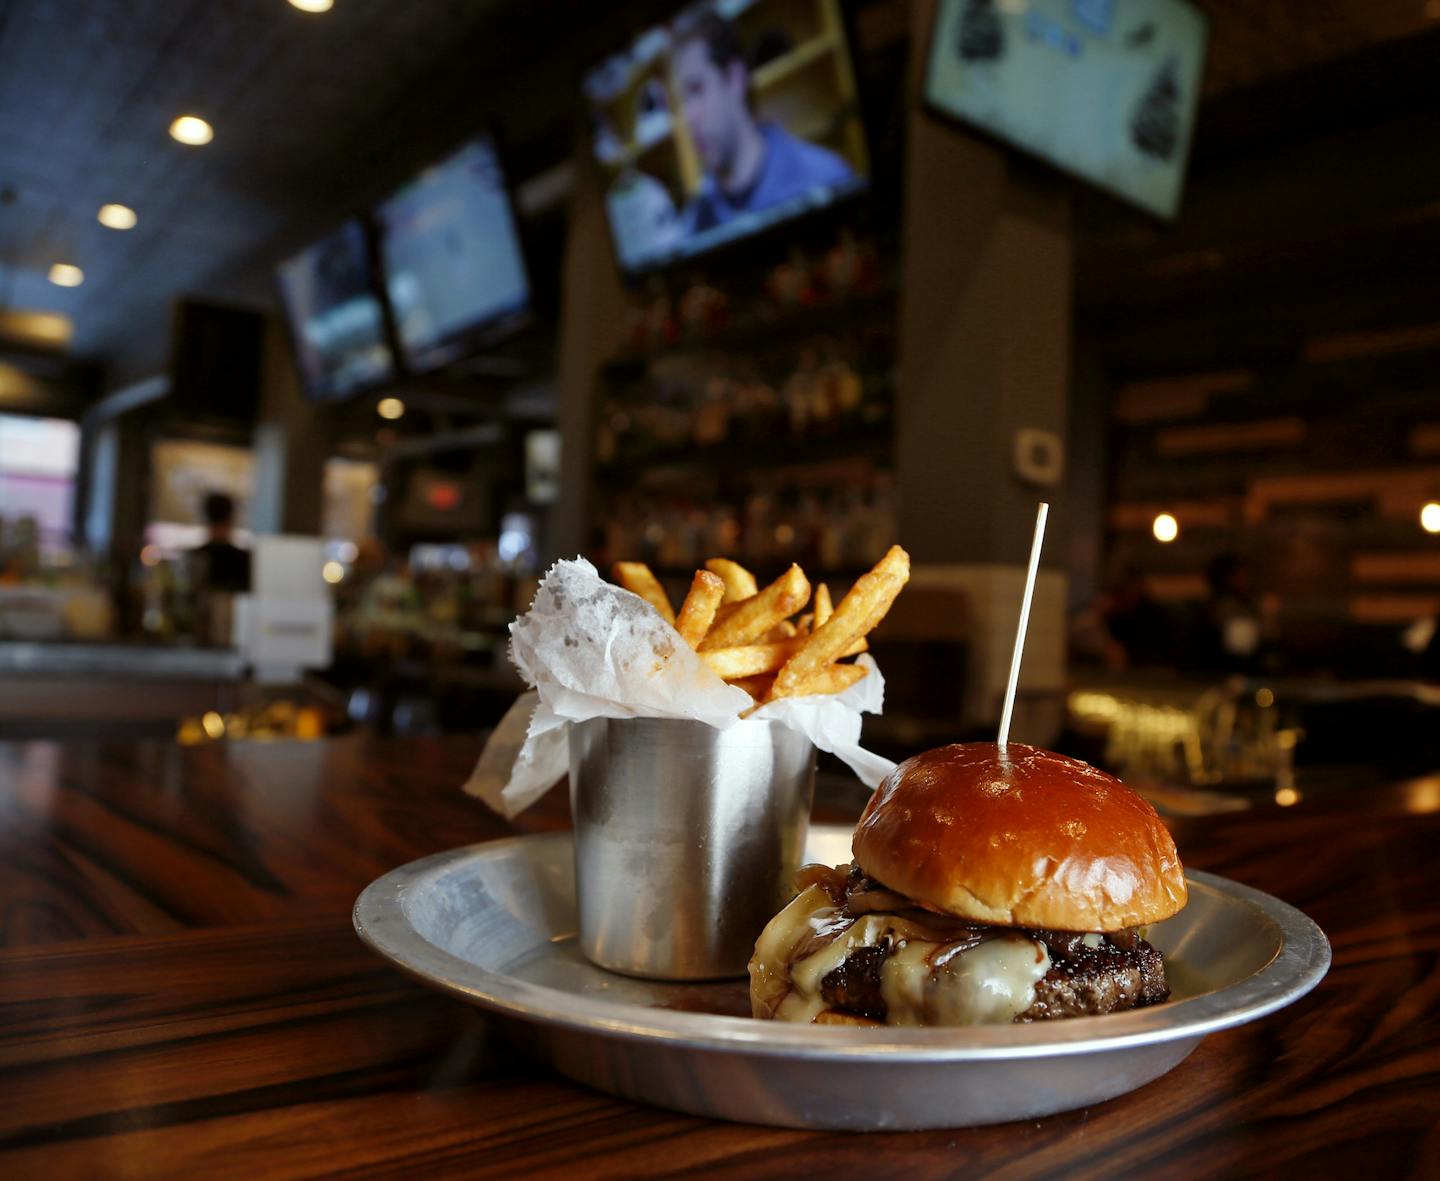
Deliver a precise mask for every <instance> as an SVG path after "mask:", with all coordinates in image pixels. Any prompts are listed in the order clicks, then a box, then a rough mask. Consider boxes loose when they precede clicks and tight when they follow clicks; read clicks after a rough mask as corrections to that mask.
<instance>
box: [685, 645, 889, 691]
mask: <svg viewBox="0 0 1440 1181" xmlns="http://www.w3.org/2000/svg"><path fill="white" fill-rule="evenodd" d="M804 642H805V639H804V637H803V636H795V637H792V638H790V639H785V640H772V641H769V642H762V643H759V644H739V645H736V646H735V647H734V648H706V649H704V650H703V651H702V652H701V653H700V659H701V660H703V661H704V662H705V663H706V664H707V665H708V666H709V668H710V670H711V671H712V672H713V673H715V675H716V676H718V677H722V678H724V679H725V680H727V681H733V680H735V679H736V678H737V677H751V676H757V675H759V674H762V673H775V672H778V671H779V670H780V669H781V668H782V667H784V665H785V662H786V661H787V660H789V659H790V658H791V657H792V656H794V655H795V653H796V652H798V651H800V646H801V644H803V643H804ZM868 648H869V645H868V644H867V643H866V642H865V640H864V639H863V638H861V639H859V640H857V641H856V642H855V643H853V644H851V645H850V647H849V648H847V649H845V651H844V652H842V653H841V654H840V655H841V656H842V657H843V656H858V655H860V653H861V652H864V651H866V650H867V649H868Z"/></svg>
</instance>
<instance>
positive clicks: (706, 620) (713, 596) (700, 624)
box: [675, 570, 725, 648]
mask: <svg viewBox="0 0 1440 1181" xmlns="http://www.w3.org/2000/svg"><path fill="white" fill-rule="evenodd" d="M724 595H725V583H724V582H723V581H721V579H720V578H719V577H718V576H717V575H714V574H711V573H710V571H708V570H697V571H695V577H694V579H693V580H692V581H691V583H690V593H689V594H688V595H686V596H685V601H684V602H683V603H681V604H680V614H679V615H677V616H676V617H675V630H676V631H678V632H679V633H680V636H681V638H682V639H683V640H684V641H685V642H686V643H687V644H689V645H690V647H692V648H699V647H700V641H701V640H703V639H704V638H705V633H706V632H707V631H709V630H710V625H711V624H712V623H713V622H714V621H715V609H716V608H717V607H719V606H720V600H721V598H723V597H724Z"/></svg>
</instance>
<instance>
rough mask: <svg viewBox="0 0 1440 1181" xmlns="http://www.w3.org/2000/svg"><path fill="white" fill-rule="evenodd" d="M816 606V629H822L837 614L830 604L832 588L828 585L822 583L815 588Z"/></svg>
mask: <svg viewBox="0 0 1440 1181" xmlns="http://www.w3.org/2000/svg"><path fill="white" fill-rule="evenodd" d="M814 606H815V628H816V629H818V628H822V627H824V626H825V625H826V624H827V623H828V622H829V621H830V616H832V615H833V614H835V607H834V605H833V604H832V603H831V602H830V587H829V586H828V585H827V584H826V583H823V582H822V583H821V584H820V585H819V586H817V587H816V588H815V603H814ZM812 630H814V629H812Z"/></svg>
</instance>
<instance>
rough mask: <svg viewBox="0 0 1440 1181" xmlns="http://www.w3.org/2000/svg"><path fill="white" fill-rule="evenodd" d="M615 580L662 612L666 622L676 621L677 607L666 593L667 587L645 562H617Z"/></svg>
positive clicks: (614, 572)
mask: <svg viewBox="0 0 1440 1181" xmlns="http://www.w3.org/2000/svg"><path fill="white" fill-rule="evenodd" d="M613 574H614V576H615V581H616V582H618V583H619V584H620V585H621V586H623V587H624V588H625V589H626V590H628V591H631V592H633V593H634V594H637V595H639V596H640V597H641V598H642V599H644V600H645V601H646V602H647V603H649V604H650V606H652V607H654V608H655V610H657V611H658V612H660V615H661V616H662V618H664V620H665V622H666V623H668V624H671V625H672V626H673V625H674V623H675V608H674V607H672V606H670V600H669V598H668V597H667V596H666V594H665V588H664V587H663V586H661V585H660V580H659V579H658V578H656V577H655V575H654V573H653V572H652V571H651V569H650V567H649V566H647V565H645V563H644V562H616V563H615V566H614V568H613Z"/></svg>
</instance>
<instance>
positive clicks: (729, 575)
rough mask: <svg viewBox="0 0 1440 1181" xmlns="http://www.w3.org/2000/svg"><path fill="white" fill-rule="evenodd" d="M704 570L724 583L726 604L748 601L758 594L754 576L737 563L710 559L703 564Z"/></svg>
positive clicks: (725, 559)
mask: <svg viewBox="0 0 1440 1181" xmlns="http://www.w3.org/2000/svg"><path fill="white" fill-rule="evenodd" d="M705 569H707V570H708V571H710V573H711V574H715V575H718V576H719V577H720V578H721V579H723V580H724V582H725V599H724V601H725V602H727V603H736V602H739V601H740V600H741V599H748V598H749V597H750V596H751V595H754V594H758V593H759V591H760V588H759V587H758V586H757V585H756V583H755V575H753V574H751V573H750V571H748V570H747V569H745V567H744V566H742V565H740V563H739V562H732V561H731V560H730V559H729V558H710V559H708V560H707V561H706V563H705Z"/></svg>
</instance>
